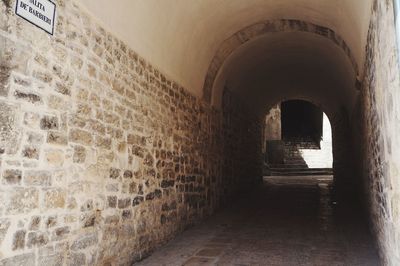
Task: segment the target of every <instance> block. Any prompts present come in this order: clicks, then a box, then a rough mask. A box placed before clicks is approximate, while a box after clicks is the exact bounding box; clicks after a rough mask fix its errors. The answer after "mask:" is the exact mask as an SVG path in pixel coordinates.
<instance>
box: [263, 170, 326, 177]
mask: <svg viewBox="0 0 400 266" xmlns="http://www.w3.org/2000/svg"><path fill="white" fill-rule="evenodd" d="M264 174H265V175H269V176H307V175H311V176H312V175H332V174H333V171H332V169H329V170H318V171H314V170H313V169H309V170H305V169H302V170H301V171H265V172H264Z"/></svg>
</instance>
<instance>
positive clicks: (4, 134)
mask: <svg viewBox="0 0 400 266" xmlns="http://www.w3.org/2000/svg"><path fill="white" fill-rule="evenodd" d="M18 112H19V109H18V108H17V107H15V106H14V105H11V104H9V103H8V102H6V101H0V125H2V126H1V127H0V148H1V149H2V150H5V152H6V153H7V154H15V153H16V152H17V150H18V148H19V146H20V134H21V130H20V128H19V127H18V125H17V121H18Z"/></svg>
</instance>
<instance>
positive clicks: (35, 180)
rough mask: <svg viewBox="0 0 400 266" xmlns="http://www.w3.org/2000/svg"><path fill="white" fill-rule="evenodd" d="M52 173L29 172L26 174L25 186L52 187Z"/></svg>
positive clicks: (41, 171) (43, 171) (42, 171)
mask: <svg viewBox="0 0 400 266" xmlns="http://www.w3.org/2000/svg"><path fill="white" fill-rule="evenodd" d="M51 181H52V180H51V173H50V172H49V171H45V170H40V171H39V170H29V171H25V173H24V184H25V185H27V186H50V185H51Z"/></svg>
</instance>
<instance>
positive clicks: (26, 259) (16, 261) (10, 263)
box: [0, 253, 35, 266]
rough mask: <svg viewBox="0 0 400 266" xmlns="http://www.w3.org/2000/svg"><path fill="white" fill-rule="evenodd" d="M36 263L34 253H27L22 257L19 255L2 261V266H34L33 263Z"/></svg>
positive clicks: (0, 263)
mask: <svg viewBox="0 0 400 266" xmlns="http://www.w3.org/2000/svg"><path fill="white" fill-rule="evenodd" d="M34 261H35V254H34V253H27V254H22V255H17V256H14V257H11V258H6V259H2V260H0V265H1V266H16V265H18V266H32V262H34Z"/></svg>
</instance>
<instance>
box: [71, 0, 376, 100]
mask: <svg viewBox="0 0 400 266" xmlns="http://www.w3.org/2000/svg"><path fill="white" fill-rule="evenodd" d="M371 2H372V1H371V0H118V1H109V0H80V1H79V4H80V5H83V7H84V8H86V10H87V11H88V12H89V13H91V14H92V15H93V16H94V17H95V18H97V19H98V21H99V22H100V23H101V24H102V25H103V26H104V27H105V28H106V29H108V30H109V31H111V32H113V33H114V34H116V36H118V37H119V38H121V39H122V40H124V41H125V42H126V43H127V44H128V45H129V46H130V47H131V48H133V49H134V50H135V51H137V52H138V53H139V54H140V55H141V56H142V57H144V58H145V59H147V60H148V61H150V62H151V63H152V64H153V65H154V66H156V67H158V68H159V69H160V70H161V71H162V72H164V73H165V74H166V75H167V76H168V77H170V78H172V79H174V80H175V81H177V82H179V83H180V84H181V85H183V86H184V87H186V88H187V89H188V90H190V91H191V92H192V93H193V94H194V95H196V96H198V97H201V96H202V90H203V84H204V78H205V75H206V73H207V69H208V67H209V65H210V62H211V61H212V58H213V57H214V55H215V53H216V51H217V50H218V48H219V46H220V45H221V43H222V42H223V41H224V40H226V39H227V38H229V37H230V36H232V35H233V34H235V33H236V32H237V31H239V30H241V29H243V28H245V27H247V26H249V25H252V24H255V23H257V22H260V21H265V20H269V19H296V20H302V21H307V22H310V23H314V24H317V25H320V26H324V27H328V28H330V29H332V30H333V31H335V32H336V33H337V34H339V35H340V36H341V37H342V38H343V39H344V40H345V42H346V43H347V45H348V46H349V48H350V50H351V52H352V54H353V55H354V57H355V59H356V61H357V64H358V65H359V66H360V68H361V71H362V66H363V59H364V47H365V42H366V35H367V31H368V24H369V16H370V11H371ZM275 41H276V42H279V40H275ZM285 41H286V42H287V40H285ZM247 64H249V63H247Z"/></svg>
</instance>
